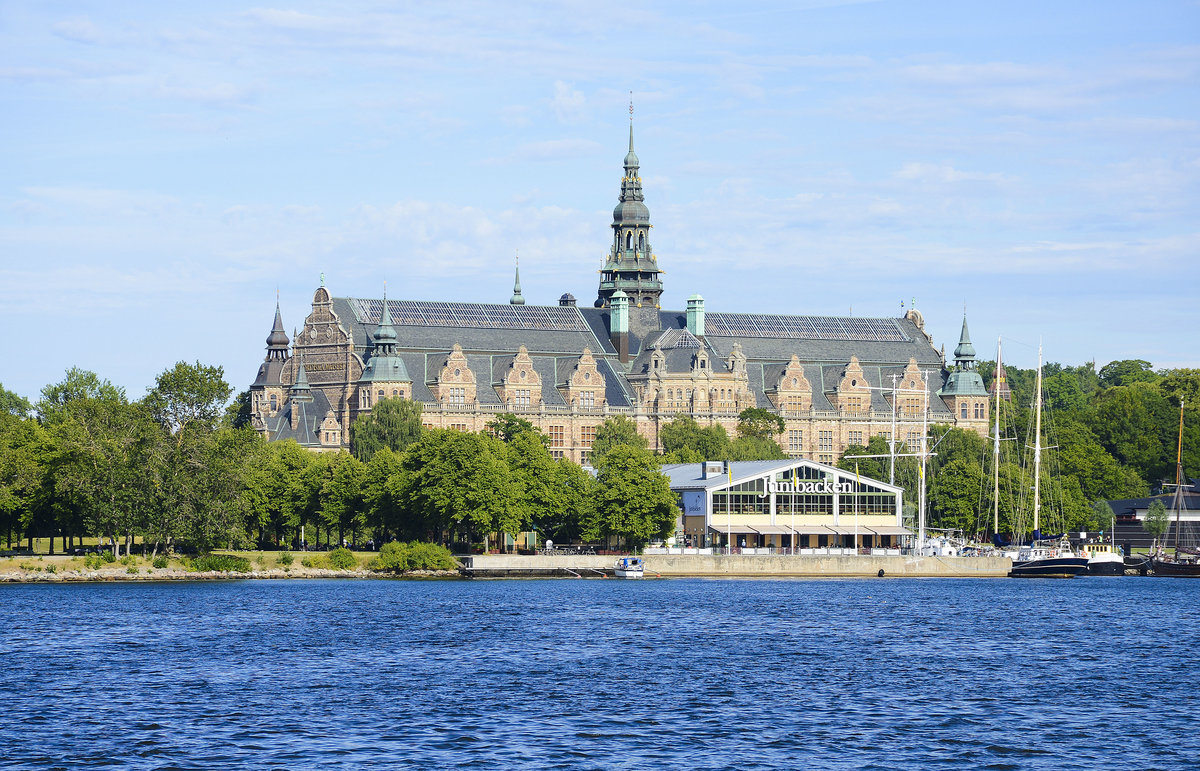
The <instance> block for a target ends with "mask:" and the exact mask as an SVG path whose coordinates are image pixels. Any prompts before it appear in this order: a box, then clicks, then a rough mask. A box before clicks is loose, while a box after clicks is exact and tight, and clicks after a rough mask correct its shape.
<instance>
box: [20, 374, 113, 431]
mask: <svg viewBox="0 0 1200 771" xmlns="http://www.w3.org/2000/svg"><path fill="white" fill-rule="evenodd" d="M85 399H96V400H100V401H106V402H124V401H125V389H123V388H120V387H118V386H115V385H113V384H112V383H110V382H109V381H107V380H104V379H102V378H101V377H100V376H99V375H97V374H96V373H95V372H91V371H89V370H86V369H79V368H78V367H71V368H70V369H68V370H67V374H66V376H65V377H64V378H63V379H62V380H61V381H59V382H57V383H54V384H53V385H48V386H46V387H45V388H43V389H42V398H41V399H40V400H38V403H37V407H36V409H37V414H38V417H39V418H41V419H42V422H43V423H46V424H52V423H56V422H58V421H59V420H61V419H63V418H64V417H65V416H66V415H67V413H69V412H70V409H71V406H72V405H73V404H75V403H77V402H82V401H83V400H85Z"/></svg>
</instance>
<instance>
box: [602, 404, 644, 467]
mask: <svg viewBox="0 0 1200 771" xmlns="http://www.w3.org/2000/svg"><path fill="white" fill-rule="evenodd" d="M649 444H650V443H649V441H648V440H647V439H646V437H644V436H642V435H641V434H639V433H638V430H637V424H636V423H634V422H633V421H632V420H630V419H629V417H628V416H625V415H615V416H613V417H611V418H606V419H605V421H604V422H603V423H601V424H600V425H599V427H597V428H596V438H595V440H593V441H592V450H591V452H590V453H589V455H588V459H589V460H590V462H591V464H592V467H593V468H599V467H600V464H601V463H603V462H604V456H605V455H607V454H608V453H610V452H612V450H613V448H615V447H633V448H634V449H638V450H644V449H646V447H648V446H649Z"/></svg>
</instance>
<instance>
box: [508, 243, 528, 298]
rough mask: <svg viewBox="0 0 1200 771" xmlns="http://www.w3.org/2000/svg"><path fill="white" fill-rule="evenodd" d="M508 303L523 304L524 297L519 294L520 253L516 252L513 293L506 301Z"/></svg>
mask: <svg viewBox="0 0 1200 771" xmlns="http://www.w3.org/2000/svg"><path fill="white" fill-rule="evenodd" d="M508 304H509V305H524V304H525V298H524V297H522V296H521V254H520V253H519V252H518V253H517V266H516V276H515V277H514V279H513V295H512V298H511V299H509V301H508Z"/></svg>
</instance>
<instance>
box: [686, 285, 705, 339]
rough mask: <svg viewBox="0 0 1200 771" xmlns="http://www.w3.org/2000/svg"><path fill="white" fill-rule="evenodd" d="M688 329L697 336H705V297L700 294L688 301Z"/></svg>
mask: <svg viewBox="0 0 1200 771" xmlns="http://www.w3.org/2000/svg"><path fill="white" fill-rule="evenodd" d="M687 330H688V331H689V332H691V333H692V335H694V336H695V337H704V298H703V297H701V296H700V295H698V294H694V295H692V296H691V297H689V298H688V301H687Z"/></svg>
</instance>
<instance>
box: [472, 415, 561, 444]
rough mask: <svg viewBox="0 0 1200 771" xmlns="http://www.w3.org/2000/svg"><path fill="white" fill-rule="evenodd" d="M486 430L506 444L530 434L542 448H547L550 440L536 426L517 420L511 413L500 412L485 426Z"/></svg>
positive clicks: (524, 420)
mask: <svg viewBox="0 0 1200 771" xmlns="http://www.w3.org/2000/svg"><path fill="white" fill-rule="evenodd" d="M487 430H488V432H489V433H491V435H492V436H494V437H496V438H497V439H499V440H500V441H502V442H504V443H505V444H508V443H509V442H512V441H513V440H514V439H516V438H517V437H519V436H522V435H525V434H531V435H533V436H535V437H537V439H538V441H539V442H541V443H542V446H543V447H546V446H549V444H550V440H549V439H548V438H547V437H546V435H545V434H543V433H542V432H541V430H540V429H538V427H537V426H535V425H533V424H532V423H530V422H529V421H528V420H526V419H525V418H518V417H517V416H516V415H514V414H512V413H511V412H502V413H500V414H499V415H497V416H496V417H494V418H492V419H491V421H490V422H488V424H487Z"/></svg>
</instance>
